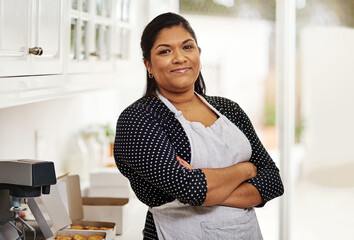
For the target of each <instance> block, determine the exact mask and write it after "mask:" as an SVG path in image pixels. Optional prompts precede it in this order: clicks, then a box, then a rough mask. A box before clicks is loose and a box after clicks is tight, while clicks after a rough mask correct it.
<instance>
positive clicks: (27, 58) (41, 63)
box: [0, 0, 62, 76]
mask: <svg viewBox="0 0 354 240" xmlns="http://www.w3.org/2000/svg"><path fill="white" fill-rule="evenodd" d="M61 18H62V0H26V1H23V0H0V76H23V75H39V74H58V73H61V72H62V52H61V51H62V47H61V42H62V41H61V36H62V30H61V20H62V19H61Z"/></svg>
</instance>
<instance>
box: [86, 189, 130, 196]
mask: <svg viewBox="0 0 354 240" xmlns="http://www.w3.org/2000/svg"><path fill="white" fill-rule="evenodd" d="M85 196H86V197H114V198H131V197H132V196H134V192H133V190H132V189H131V188H130V187H90V188H88V189H86V190H85Z"/></svg>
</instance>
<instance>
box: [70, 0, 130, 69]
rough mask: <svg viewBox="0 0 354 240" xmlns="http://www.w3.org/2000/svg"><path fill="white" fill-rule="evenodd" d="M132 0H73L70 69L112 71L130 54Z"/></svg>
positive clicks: (71, 7) (71, 9)
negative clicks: (115, 64) (115, 63)
mask: <svg viewBox="0 0 354 240" xmlns="http://www.w3.org/2000/svg"><path fill="white" fill-rule="evenodd" d="M130 2H131V1H130V0H91V1H89V0H73V1H71V6H70V54H69V62H68V72H69V73H82V72H103V71H105V72H107V71H112V70H113V68H114V62H115V61H116V60H121V59H127V58H128V56H129V51H128V49H129V46H128V44H127V43H128V42H129V38H130V34H129V33H130V31H131V28H132V27H131V22H130V20H131V19H130V18H131V8H130Z"/></svg>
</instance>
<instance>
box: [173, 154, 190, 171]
mask: <svg viewBox="0 0 354 240" xmlns="http://www.w3.org/2000/svg"><path fill="white" fill-rule="evenodd" d="M177 161H178V162H179V164H181V165H182V167H184V168H187V169H188V170H192V169H193V168H192V166H191V165H190V164H189V163H187V162H186V161H185V160H183V159H182V158H181V157H179V156H177Z"/></svg>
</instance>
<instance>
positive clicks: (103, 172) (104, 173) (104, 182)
mask: <svg viewBox="0 0 354 240" xmlns="http://www.w3.org/2000/svg"><path fill="white" fill-rule="evenodd" d="M89 181H90V187H129V181H128V179H127V178H126V177H125V176H124V175H123V174H121V173H120V172H119V170H118V169H117V168H98V169H95V170H93V171H92V172H91V173H90V180H89Z"/></svg>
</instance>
